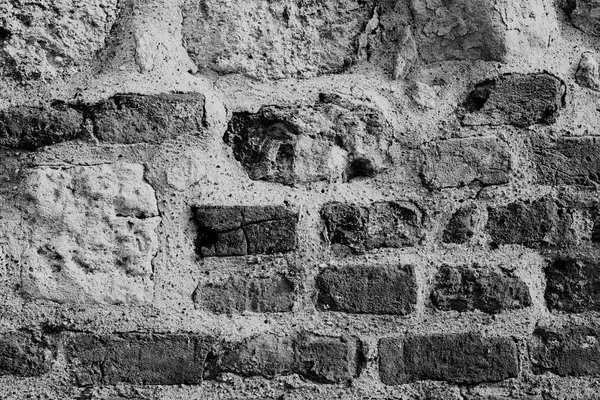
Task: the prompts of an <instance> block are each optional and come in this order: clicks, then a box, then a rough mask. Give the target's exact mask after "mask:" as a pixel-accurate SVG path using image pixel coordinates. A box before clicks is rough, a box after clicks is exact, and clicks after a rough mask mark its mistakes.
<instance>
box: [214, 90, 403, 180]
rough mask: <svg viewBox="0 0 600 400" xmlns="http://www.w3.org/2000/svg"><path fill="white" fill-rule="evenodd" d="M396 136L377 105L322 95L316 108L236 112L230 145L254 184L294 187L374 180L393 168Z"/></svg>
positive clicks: (228, 134) (227, 140) (230, 128)
mask: <svg viewBox="0 0 600 400" xmlns="http://www.w3.org/2000/svg"><path fill="white" fill-rule="evenodd" d="M392 136H393V128H392V126H391V124H390V123H389V122H388V120H387V119H386V118H385V116H384V115H383V113H382V112H381V111H380V110H378V109H377V108H376V107H375V106H374V105H373V104H370V103H364V102H357V101H351V100H348V99H345V98H343V97H341V96H337V95H331V94H321V95H320V98H319V101H318V102H317V103H315V104H313V105H302V106H290V107H275V106H265V107H262V108H261V109H260V110H259V111H258V112H257V113H248V112H240V113H236V114H234V115H233V118H232V119H231V121H230V123H229V126H228V129H227V132H226V133H225V136H224V141H225V143H227V144H228V145H229V146H231V147H232V149H233V154H234V157H235V158H236V160H238V161H239V162H240V163H241V164H242V166H243V167H244V168H245V169H246V171H247V172H248V176H249V177H250V179H254V180H263V181H268V182H278V183H282V184H284V185H290V186H294V185H298V184H303V183H309V182H315V181H325V180H326V181H329V182H334V181H348V180H350V179H353V178H359V177H372V176H374V175H375V174H376V173H378V172H380V171H382V170H384V169H385V168H387V166H388V157H387V152H386V150H385V149H387V147H388V146H389V143H388V142H389V140H390V139H391V137H392Z"/></svg>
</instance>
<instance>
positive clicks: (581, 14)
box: [562, 0, 600, 36]
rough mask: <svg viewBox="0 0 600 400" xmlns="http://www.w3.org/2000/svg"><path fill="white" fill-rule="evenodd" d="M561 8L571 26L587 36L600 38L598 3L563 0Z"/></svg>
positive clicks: (584, 0) (583, 0) (599, 4)
mask: <svg viewBox="0 0 600 400" xmlns="http://www.w3.org/2000/svg"><path fill="white" fill-rule="evenodd" d="M562 7H563V9H564V10H565V11H566V12H567V14H568V15H569V18H570V20H571V23H572V24H573V26H575V27H576V28H577V29H579V30H581V31H582V32H585V33H587V34H588V35H593V36H600V1H598V0H563V1H562Z"/></svg>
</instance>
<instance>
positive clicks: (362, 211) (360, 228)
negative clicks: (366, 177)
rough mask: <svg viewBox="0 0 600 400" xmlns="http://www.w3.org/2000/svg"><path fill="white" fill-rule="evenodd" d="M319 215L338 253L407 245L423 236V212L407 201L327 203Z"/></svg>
mask: <svg viewBox="0 0 600 400" xmlns="http://www.w3.org/2000/svg"><path fill="white" fill-rule="evenodd" d="M321 217H322V218H323V220H324V222H325V228H326V233H327V239H328V241H329V243H330V244H331V245H332V247H333V251H334V253H338V254H343V253H345V252H348V251H351V252H353V253H363V252H365V251H369V250H372V249H377V248H382V247H392V248H400V247H410V246H415V245H416V244H418V243H419V242H420V241H421V239H422V238H423V237H424V229H423V222H424V221H423V213H422V211H421V210H420V209H419V208H417V207H416V206H415V205H414V204H412V203H409V202H376V203H373V204H372V205H371V206H370V207H365V206H359V205H355V204H344V203H339V202H330V203H327V204H325V205H324V206H323V207H322V209H321Z"/></svg>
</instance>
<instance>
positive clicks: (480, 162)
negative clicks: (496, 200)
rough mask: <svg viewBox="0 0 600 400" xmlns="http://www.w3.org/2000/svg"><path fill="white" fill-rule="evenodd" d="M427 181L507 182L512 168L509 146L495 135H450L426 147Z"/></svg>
mask: <svg viewBox="0 0 600 400" xmlns="http://www.w3.org/2000/svg"><path fill="white" fill-rule="evenodd" d="M423 152H424V154H425V161H424V164H423V167H422V170H421V174H422V179H423V183H424V184H425V185H426V186H427V187H429V188H432V189H444V188H451V187H462V186H467V185H470V184H474V183H477V184H480V185H482V186H489V185H501V184H504V183H507V182H508V181H509V178H510V171H511V169H512V163H511V156H510V152H509V150H508V147H507V146H506V145H505V144H504V143H503V142H502V141H501V140H499V139H498V138H496V137H494V136H487V137H473V138H465V139H448V140H443V141H439V142H435V143H433V144H431V145H427V146H425V147H424V148H423Z"/></svg>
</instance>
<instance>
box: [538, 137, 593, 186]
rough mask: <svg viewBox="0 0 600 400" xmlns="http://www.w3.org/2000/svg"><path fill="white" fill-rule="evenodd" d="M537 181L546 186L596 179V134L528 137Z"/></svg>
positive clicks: (587, 183) (580, 183)
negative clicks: (555, 138) (551, 138)
mask: <svg viewBox="0 0 600 400" xmlns="http://www.w3.org/2000/svg"><path fill="white" fill-rule="evenodd" d="M532 149H533V153H534V161H535V165H536V168H537V173H538V182H539V183H542V184H546V185H588V186H595V185H597V184H598V183H599V182H600V157H599V156H598V154H600V137H595V136H583V137H581V136H580V137H563V138H559V139H557V140H550V139H547V138H541V137H538V138H534V139H532Z"/></svg>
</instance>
